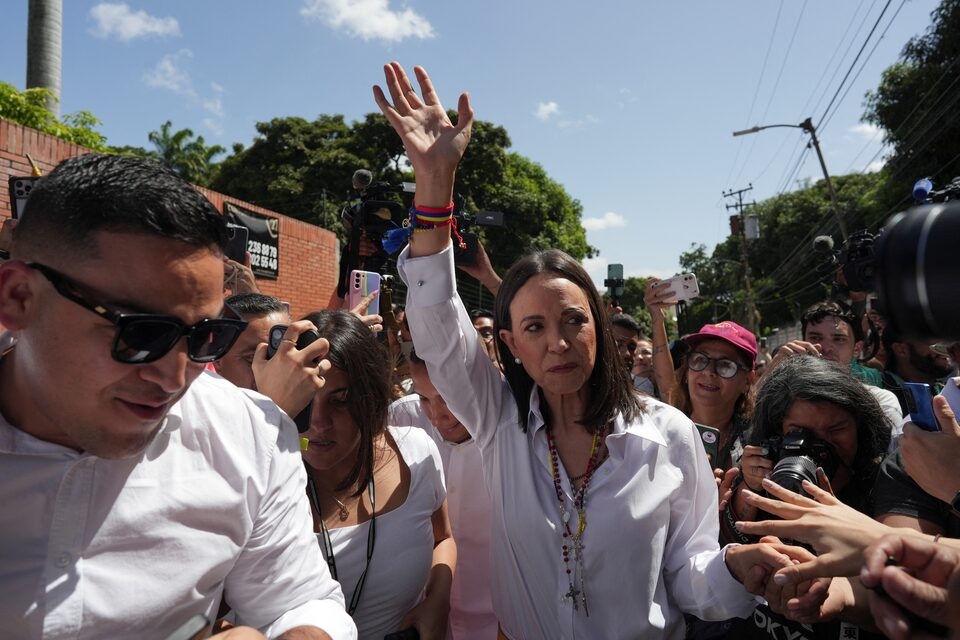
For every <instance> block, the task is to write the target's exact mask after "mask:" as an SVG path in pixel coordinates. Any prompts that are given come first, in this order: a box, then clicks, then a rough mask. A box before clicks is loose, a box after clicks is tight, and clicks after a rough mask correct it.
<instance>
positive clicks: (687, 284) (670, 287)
mask: <svg viewBox="0 0 960 640" xmlns="http://www.w3.org/2000/svg"><path fill="white" fill-rule="evenodd" d="M664 282H666V283H667V284H666V285H665V287H664V291H663V293H662V294H661V295H662V296H663V297H664V298H666V299H668V300H670V301H672V302H680V301H681V300H690V299H692V298H696V297H697V296H699V295H700V284H699V283H698V282H697V276H695V275H694V274H692V273H681V274H680V275H678V276H673V277H672V278H668V279H666V280H664ZM661 284H662V283H661Z"/></svg>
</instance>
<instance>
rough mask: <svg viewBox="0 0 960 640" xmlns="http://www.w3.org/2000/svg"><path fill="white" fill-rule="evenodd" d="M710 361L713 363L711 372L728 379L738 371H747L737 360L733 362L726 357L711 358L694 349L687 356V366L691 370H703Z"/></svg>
mask: <svg viewBox="0 0 960 640" xmlns="http://www.w3.org/2000/svg"><path fill="white" fill-rule="evenodd" d="M711 362H712V363H713V372H714V373H715V374H717V375H718V376H720V377H721V378H726V379H730V378H732V377H733V376H735V375H737V374H738V373H739V372H740V371H749V369H747V367H745V366H743V365H742V364H740V363H739V362H734V361H733V360H730V359H728V358H711V357H710V356H708V355H706V354H705V353H700V352H699V351H694V352H693V353H691V354H690V355H689V356H687V366H688V367H690V370H691V371H703V370H704V369H706V368H707V365H709V364H710V363H711Z"/></svg>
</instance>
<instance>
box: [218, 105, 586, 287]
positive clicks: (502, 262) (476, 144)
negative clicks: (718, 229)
mask: <svg viewBox="0 0 960 640" xmlns="http://www.w3.org/2000/svg"><path fill="white" fill-rule="evenodd" d="M450 116H451V118H452V119H455V118H456V114H455V113H454V112H451V113H450ZM257 134H258V135H257V137H256V138H255V139H254V141H253V143H252V144H251V145H250V146H249V147H247V148H243V147H241V146H235V148H234V153H233V155H231V156H230V157H228V158H227V159H226V160H224V161H223V163H221V165H220V166H219V169H218V171H217V173H216V175H215V177H214V179H213V181H212V184H211V186H212V187H213V188H215V189H217V190H218V191H221V192H223V193H226V194H229V195H232V196H235V197H238V198H242V199H244V200H247V201H249V202H252V203H255V204H259V205H262V206H264V207H268V208H270V209H273V210H275V211H278V212H280V213H283V214H285V215H289V216H292V217H295V218H299V219H302V220H306V221H308V222H312V223H314V224H317V225H320V226H323V227H326V228H329V229H332V230H335V231H338V232H342V228H341V226H340V225H339V223H338V217H339V216H338V213H339V211H340V209H341V208H342V206H343V205H344V204H345V203H346V202H347V201H349V200H351V199H353V198H355V197H356V194H355V193H353V192H351V191H350V185H351V177H352V175H353V172H354V171H355V170H357V169H360V168H364V169H369V170H370V171H371V172H372V173H373V175H374V180H377V181H384V182H389V183H392V184H396V183H398V182H400V181H413V180H414V179H415V176H414V175H413V174H412V173H411V170H410V167H409V165H408V163H407V162H406V157H405V155H404V151H403V145H402V143H401V142H400V139H399V137H398V136H397V135H396V133H395V132H394V131H393V128H392V127H391V126H390V124H389V123H388V122H387V120H386V118H384V117H383V116H382V115H381V114H379V113H371V114H368V115H367V116H366V117H365V118H364V119H363V120H362V121H359V122H355V123H353V124H349V125H348V124H347V123H346V122H345V121H344V118H343V116H341V115H321V116H319V117H318V118H317V119H316V120H314V121H312V122H311V121H308V120H306V119H303V118H296V117H289V118H275V119H273V120H271V121H270V122H261V123H258V124H257ZM510 144H511V142H510V137H509V136H508V134H507V131H506V130H505V129H504V128H503V127H500V126H497V125H495V124H493V123H490V122H486V121H482V120H480V121H475V122H474V125H473V136H472V139H471V142H470V145H469V146H468V148H467V152H466V154H465V156H464V158H463V161H462V162H461V164H460V167H459V169H458V171H457V184H456V189H457V192H458V193H460V194H462V196H463V198H464V203H465V204H464V209H465V210H466V211H467V212H468V213H476V212H477V211H484V210H488V211H502V212H503V213H504V226H503V227H474V229H473V231H475V232H477V233H478V234H479V235H480V236H481V239H482V240H483V241H484V246H485V247H486V248H487V251H488V254H489V255H490V258H491V261H492V263H493V265H494V267H495V268H496V269H497V270H498V271H500V272H501V273H502V272H503V271H504V270H506V268H508V267H509V265H510V264H512V263H513V261H514V260H515V259H516V258H517V256H519V255H520V254H521V253H523V252H524V251H527V250H529V249H531V248H547V247H556V248H560V249H563V250H564V251H566V252H567V253H569V254H570V255H572V256H574V257H576V258H578V259H583V258H585V257H589V256H592V255H594V254H595V250H594V249H593V248H592V247H591V246H590V245H589V244H587V241H586V232H585V231H584V229H583V227H582V226H581V224H580V216H581V214H582V210H583V209H582V206H581V205H580V203H579V202H578V201H577V200H575V199H573V198H571V197H570V195H569V194H567V192H566V191H565V190H564V188H563V187H562V186H561V185H560V184H558V183H557V182H555V181H553V180H551V179H550V177H549V176H548V175H547V174H546V172H545V171H544V170H543V168H542V167H541V166H540V165H538V164H536V163H534V162H532V161H530V160H528V159H527V158H524V157H523V156H521V155H519V154H516V153H512V152H510V151H508V149H509V147H510Z"/></svg>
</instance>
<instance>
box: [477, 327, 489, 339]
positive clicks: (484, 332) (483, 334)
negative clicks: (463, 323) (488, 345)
mask: <svg viewBox="0 0 960 640" xmlns="http://www.w3.org/2000/svg"><path fill="white" fill-rule="evenodd" d="M477 333H479V334H480V337H481V338H483V339H484V340H493V329H492V328H491V327H481V328H479V329H477Z"/></svg>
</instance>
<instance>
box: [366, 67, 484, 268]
mask: <svg viewBox="0 0 960 640" xmlns="http://www.w3.org/2000/svg"><path fill="white" fill-rule="evenodd" d="M413 71H414V73H415V74H416V76H417V83H418V84H419V85H420V92H421V94H422V95H417V92H416V91H415V90H414V88H413V84H412V83H411V82H410V78H409V77H408V76H407V73H406V72H405V71H404V69H403V67H401V66H400V63H398V62H391V63H390V64H388V65H384V67H383V75H384V78H385V84H386V87H387V91H388V92H389V93H390V100H387V97H386V95H385V94H384V92H383V89H381V88H380V87H379V86H374V87H373V95H374V98H376V100H377V105H378V106H379V107H380V111H382V112H383V115H384V116H385V117H386V118H387V120H388V121H389V122H390V124H391V125H392V126H393V128H394V130H395V131H396V132H397V134H398V135H399V136H400V139H401V140H402V141H403V147H404V149H406V152H407V158H408V159H409V160H410V164H411V165H413V171H414V174H415V176H416V180H417V194H416V198H415V207H419V208H423V209H427V210H429V211H431V212H433V211H434V210H443V209H447V208H449V209H450V212H451V213H452V206H451V205H452V202H453V182H454V177H455V176H456V171H457V165H458V164H459V163H460V158H462V157H463V152H464V151H465V150H466V148H467V143H468V142H469V141H470V133H471V130H472V127H473V110H472V109H471V108H470V99H469V98H468V97H467V94H466V93H463V94H461V95H460V100H459V102H458V104H457V124H456V125H454V124H453V123H451V122H450V118H448V117H447V112H446V110H444V108H443V105H442V104H440V98H439V96H437V92H436V90H435V89H434V88H433V83H432V82H431V81H430V77H429V76H427V72H426V71H425V70H424V69H423V67H414V69H413ZM449 238H450V231H449V227H448V226H438V227H436V228H433V229H417V230H416V231H415V233H414V234H413V236H412V237H411V239H410V255H411V257H419V256H426V255H430V254H434V253H438V252H440V251H442V250H443V249H444V248H445V247H446V246H447V243H448V242H449Z"/></svg>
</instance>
